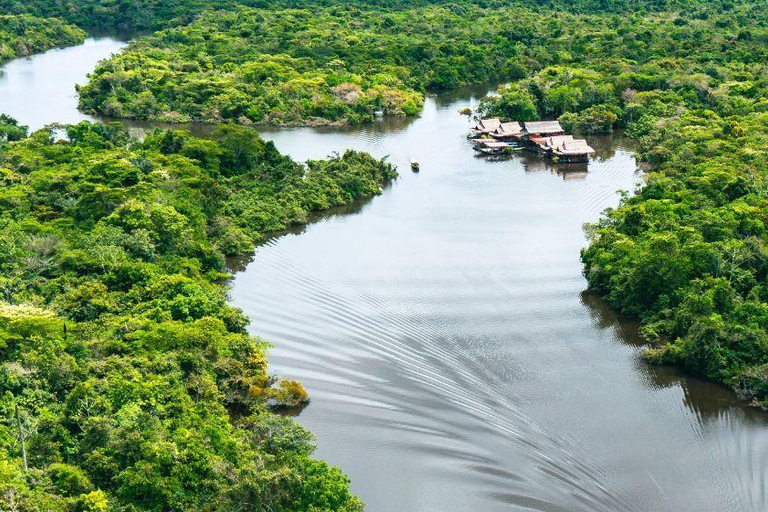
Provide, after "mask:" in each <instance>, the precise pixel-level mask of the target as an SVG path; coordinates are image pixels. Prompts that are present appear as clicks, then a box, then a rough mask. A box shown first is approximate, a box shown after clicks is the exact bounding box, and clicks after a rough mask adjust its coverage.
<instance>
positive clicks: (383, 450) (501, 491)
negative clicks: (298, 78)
mask: <svg viewBox="0 0 768 512" xmlns="http://www.w3.org/2000/svg"><path fill="white" fill-rule="evenodd" d="M84 48H85V49H87V48H88V47H84ZM104 50H105V51H106V50H107V48H106V47H105V48H104ZM67 52H68V53H67ZM46 55H47V54H46ZM56 55H58V57H57V58H56V59H55V60H54V62H53V63H51V60H50V59H48V60H46V59H47V57H46V56H42V57H36V58H33V59H28V60H24V61H16V62H14V63H11V64H9V65H7V66H6V67H5V73H6V74H5V76H4V77H3V78H0V111H2V110H4V109H6V108H7V107H8V106H9V104H8V101H7V96H6V94H7V92H8V85H7V84H9V83H10V84H13V83H17V82H16V80H18V78H17V77H15V76H14V73H15V71H14V70H15V69H23V70H24V73H26V74H25V78H24V80H25V82H24V83H25V89H26V91H27V92H28V93H29V94H31V95H32V97H34V94H35V92H36V91H43V90H46V88H47V87H49V84H48V83H47V78H45V77H47V76H49V70H48V68H47V67H46V66H55V67H56V68H57V69H61V70H67V69H70V68H71V67H74V66H76V65H80V64H83V67H85V66H84V62H85V61H86V60H88V59H90V60H88V62H89V63H90V64H89V65H90V66H92V65H93V64H95V60H94V59H93V56H94V54H93V53H91V52H90V50H88V51H85V50H83V54H82V55H81V54H79V53H78V49H76V48H75V49H70V50H63V51H61V52H59V53H57V54H56ZM65 56H66V57H65ZM81 59H82V61H81ZM96 60H97V59H96ZM70 61H71V62H70ZM19 62H21V63H22V64H23V67H22V68H15V67H14V66H19V65H20V64H19ZM36 63H39V68H40V69H38V64H36ZM43 68H45V69H43ZM39 77H40V78H39ZM80 78H82V77H80ZM74 79H75V80H79V79H78V78H74ZM72 83H74V82H72ZM62 87H64V85H63V84H62ZM70 93H71V91H70ZM57 94H58V92H57ZM473 97H474V98H475V99H473ZM17 98H18V97H17ZM16 101H17V102H18V101H23V100H19V99H17V100H16ZM473 101H476V94H475V93H473V92H472V91H462V92H460V93H457V94H455V95H453V96H441V97H438V98H432V99H429V100H428V101H427V103H426V106H425V109H424V113H423V115H422V116H421V117H420V118H419V119H416V120H413V121H411V122H405V121H399V122H398V121H390V122H385V123H378V124H374V125H372V126H368V127H366V128H363V129H348V130H339V129H324V130H318V129H293V130H271V131H269V130H265V131H263V136H264V137H266V138H269V139H271V140H274V141H275V143H276V144H277V146H278V147H279V148H280V149H281V150H282V151H284V152H287V153H289V154H291V155H292V156H294V157H295V158H297V159H299V160H305V159H307V158H320V157H323V156H326V155H328V154H330V153H332V152H334V151H339V150H343V149H344V148H348V147H352V148H357V149H365V150H368V151H370V152H372V153H373V154H375V155H377V156H385V155H389V158H390V160H391V161H392V162H394V163H396V164H398V165H399V167H400V169H401V173H402V176H401V178H400V179H399V180H397V182H395V183H394V184H393V185H392V186H391V187H389V188H388V189H387V190H386V191H385V192H384V194H382V196H380V197H377V198H375V199H373V200H372V201H369V202H365V203H361V204H358V205H354V206H352V207H349V208H346V209H345V210H344V211H340V212H336V213H334V214H332V215H327V216H324V217H322V218H321V219H319V220H318V221H317V222H316V223H314V224H311V225H309V226H308V227H306V228H304V229H302V230H298V231H297V232H295V233H292V234H288V235H286V236H282V237H279V238H276V239H274V240H272V241H271V242H269V243H267V244H265V245H264V246H263V247H260V248H259V249H258V250H257V252H256V255H255V257H254V259H253V261H252V262H251V263H250V264H248V265H247V266H246V267H245V269H244V270H243V271H242V272H240V273H239V274H238V275H237V277H236V279H235V280H234V283H233V289H232V300H233V302H234V303H235V304H237V305H238V306H240V307H242V308H243V309H244V311H245V312H246V313H247V314H248V315H249V316H250V317H251V318H252V320H253V322H252V326H251V329H252V332H253V333H254V334H258V335H261V336H263V337H265V338H267V339H269V340H270V341H272V342H273V343H274V344H275V348H274V349H273V350H272V352H271V356H270V359H271V363H272V366H273V369H275V370H276V371H278V372H279V373H280V374H282V375H284V376H286V377H290V378H296V379H299V380H301V381H303V382H304V384H305V385H306V387H307V388H308V389H309V392H310V393H311V395H312V403H311V404H310V406H309V407H308V408H307V409H305V410H304V412H302V414H301V415H300V416H299V418H298V421H300V422H301V423H303V424H305V425H307V426H308V427H309V428H310V429H311V430H312V431H313V432H314V433H315V434H316V435H317V438H318V445H319V449H318V453H317V455H318V457H320V458H323V459H325V460H328V461H330V462H331V463H333V464H337V465H339V466H341V467H342V468H343V469H344V470H345V471H346V472H347V473H348V474H349V475H350V477H351V478H352V487H353V489H354V491H355V492H357V493H358V494H359V495H360V496H361V497H362V498H363V499H364V500H365V501H366V503H367V504H368V510H370V511H372V512H389V511H424V512H464V511H497V510H498V511H509V510H526V511H530V510H540V511H553V512H560V511H563V512H564V511H670V512H671V511H713V512H715V511H764V510H768V496H767V495H766V467H765V461H766V460H768V459H767V458H766V456H768V430H766V426H767V425H768V421H767V420H766V416H765V415H764V414H762V413H760V412H758V411H755V410H752V409H748V408H746V407H744V406H743V405H741V404H740V403H738V402H737V401H736V400H735V399H734V397H733V395H732V394H731V393H730V392H728V391H726V390H724V389H722V388H720V387H717V386H714V385H712V384H708V383H705V382H702V381H699V380H696V379H691V378H687V377H685V376H683V375H681V374H679V373H677V372H675V371H672V370H669V369H663V368H654V367H649V366H647V365H645V364H644V363H643V362H642V361H641V359H640V358H639V350H640V349H639V343H640V342H639V340H638V338H637V337H636V333H635V326H634V325H633V323H632V322H627V321H622V320H621V319H619V318H617V316H616V315H615V314H614V313H612V312H611V311H610V310H609V309H608V308H606V307H605V305H604V304H603V303H602V302H601V301H600V300H598V299H597V298H595V297H593V296H591V295H589V294H586V293H584V289H585V286H586V283H585V281H584V279H583V277H582V276H581V266H580V263H579V259H578V253H579V249H580V248H581V247H582V246H583V245H584V243H585V242H584V237H583V232H582V224H583V223H584V222H590V221H594V220H596V219H597V218H599V215H600V212H601V211H602V210H603V209H604V208H606V207H609V206H613V205H615V204H616V203H617V201H618V195H617V194H616V191H617V190H620V189H624V190H633V189H634V188H635V186H636V184H637V182H638V181H639V177H638V175H637V174H636V172H635V168H636V166H635V162H634V160H633V158H632V156H631V152H630V151H629V150H627V149H626V146H625V144H624V143H623V142H622V141H621V140H620V139H615V138H614V139H612V138H595V139H592V140H591V142H592V144H593V145H594V146H595V147H597V148H598V150H599V151H598V154H597V156H596V158H595V159H594V160H593V161H592V162H591V163H590V165H589V168H588V172H585V170H584V169H583V168H582V169H578V168H577V169H571V170H570V172H568V173H559V172H558V170H557V169H555V168H552V167H551V166H549V165H548V164H547V163H546V162H545V161H543V160H540V159H538V158H537V157H533V156H528V155H518V156H515V157H514V158H512V159H509V160H502V161H490V160H488V159H481V158H477V157H475V156H474V155H473V153H472V150H471V148H470V147H469V145H468V143H467V141H466V139H465V135H466V132H467V128H468V121H467V120H466V118H463V117H461V116H459V115H458V114H457V113H456V112H457V109H458V108H460V107H464V106H468V105H469V104H470V103H471V102H473ZM24 104H25V105H26V107H25V109H26V110H25V109H21V110H18V111H17V112H16V115H18V117H19V118H20V119H21V120H22V121H23V122H25V123H29V124H33V125H34V124H35V123H38V124H40V125H41V124H45V123H46V122H49V121H54V120H67V121H68V120H72V118H75V119H76V117H75V116H76V115H77V114H76V113H74V112H72V111H69V110H66V109H64V108H62V109H59V110H57V109H52V107H45V108H47V109H49V110H50V111H49V112H45V111H43V110H41V109H43V107H42V106H40V108H38V105H37V103H35V102H34V101H26V102H25V103H24ZM12 113H14V112H12ZM19 114H21V115H19ZM62 116H69V117H62ZM35 120H37V121H35ZM412 157H414V158H417V159H418V160H419V161H420V162H421V169H422V170H421V173H419V174H412V173H411V172H410V170H409V169H408V162H409V161H410V159H411V158H412Z"/></svg>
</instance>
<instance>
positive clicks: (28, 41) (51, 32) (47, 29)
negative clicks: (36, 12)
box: [0, 9, 85, 62]
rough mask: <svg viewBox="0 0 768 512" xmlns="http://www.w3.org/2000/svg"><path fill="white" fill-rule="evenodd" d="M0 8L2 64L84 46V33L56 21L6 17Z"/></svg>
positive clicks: (0, 55) (26, 17)
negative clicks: (15, 59) (55, 50)
mask: <svg viewBox="0 0 768 512" xmlns="http://www.w3.org/2000/svg"><path fill="white" fill-rule="evenodd" d="M4 13H5V11H4V10H3V9H0V62H3V61H6V60H8V59H14V58H16V57H25V56H27V55H31V54H33V53H39V52H44V51H45V50H50V49H51V48H56V47H61V46H71V45H75V44H78V43H82V42H83V40H84V39H85V32H84V31H83V30H81V29H79V28H77V27H73V26H70V25H66V24H65V23H62V22H61V21H59V20H55V19H40V18H34V17H32V16H28V15H22V16H7V15H4Z"/></svg>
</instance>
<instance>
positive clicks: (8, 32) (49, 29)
mask: <svg viewBox="0 0 768 512" xmlns="http://www.w3.org/2000/svg"><path fill="white" fill-rule="evenodd" d="M6 12H8V11H7V10H6V9H2V8H0V13H6ZM84 39H85V32H83V31H82V30H81V29H79V28H77V27H72V26H69V25H65V24H64V23H63V22H61V21H59V20H55V19H40V18H34V17H32V16H29V15H20V16H8V15H4V14H3V15H0V62H3V61H5V60H9V59H14V58H16V57H25V56H27V55H31V54H33V53H39V52H44V51H46V50H50V49H51V48H55V47H61V46H72V45H75V44H79V43H82V42H83V40H84ZM6 124H7V119H3V118H0V140H2V139H3V138H4V135H7V134H5V133H4V128H5V126H6Z"/></svg>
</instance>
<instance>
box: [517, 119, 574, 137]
mask: <svg viewBox="0 0 768 512" xmlns="http://www.w3.org/2000/svg"><path fill="white" fill-rule="evenodd" d="M525 132H526V134H527V135H549V136H551V135H562V134H563V133H565V130H563V127H562V126H560V123H559V122H557V121H529V122H527V123H525Z"/></svg>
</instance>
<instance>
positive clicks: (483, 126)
mask: <svg viewBox="0 0 768 512" xmlns="http://www.w3.org/2000/svg"><path fill="white" fill-rule="evenodd" d="M499 126H501V121H500V120H499V118H498V117H494V118H491V119H481V120H479V121H478V122H477V125H476V126H475V130H477V131H478V132H480V133H491V132H493V131H495V130H497V129H498V128H499Z"/></svg>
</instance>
